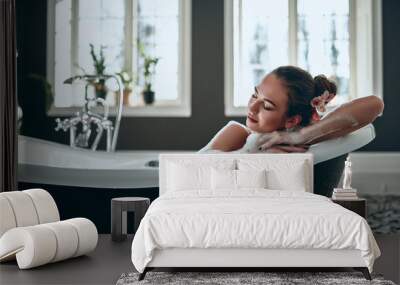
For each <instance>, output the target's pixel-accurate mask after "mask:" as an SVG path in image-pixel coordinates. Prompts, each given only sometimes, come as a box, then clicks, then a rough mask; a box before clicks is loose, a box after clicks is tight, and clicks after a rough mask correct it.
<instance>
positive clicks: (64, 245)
mask: <svg viewBox="0 0 400 285" xmlns="http://www.w3.org/2000/svg"><path fill="white" fill-rule="evenodd" d="M43 226H44V227H47V228H49V229H50V230H51V231H53V233H54V235H55V236H56V239H57V250H56V253H55V255H54V257H53V259H52V260H51V262H57V261H60V260H64V259H67V258H70V257H73V256H74V255H75V253H76V251H77V250H78V242H79V237H78V232H77V231H76V229H75V227H74V226H73V225H71V224H70V223H68V222H66V221H62V222H54V223H48V224H43Z"/></svg>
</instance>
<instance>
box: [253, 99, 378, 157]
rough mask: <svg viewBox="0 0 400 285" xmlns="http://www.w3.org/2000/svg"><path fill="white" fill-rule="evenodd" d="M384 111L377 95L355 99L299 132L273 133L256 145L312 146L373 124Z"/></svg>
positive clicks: (265, 146) (262, 147)
mask: <svg viewBox="0 0 400 285" xmlns="http://www.w3.org/2000/svg"><path fill="white" fill-rule="evenodd" d="M383 108H384V104H383V101H382V100H381V99H380V98H378V97H376V96H368V97H363V98H359V99H355V100H353V101H351V102H349V103H346V104H343V105H341V106H340V107H338V108H337V109H335V110H334V111H332V112H331V113H329V114H327V115H326V116H325V117H324V118H323V119H322V120H320V121H318V122H316V123H314V124H312V125H310V126H307V127H304V128H302V129H301V130H300V131H298V132H273V133H271V134H267V135H265V136H263V137H262V138H260V141H259V144H260V146H261V149H263V150H265V149H268V148H270V147H272V146H274V145H280V144H287V145H312V144H315V143H318V142H321V141H324V140H328V139H333V138H337V137H341V136H343V135H346V134H348V133H351V132H352V131H355V130H357V129H359V128H361V127H363V126H365V125H367V124H369V123H371V122H373V121H374V120H375V119H376V117H377V116H378V115H379V114H381V113H382V112H383Z"/></svg>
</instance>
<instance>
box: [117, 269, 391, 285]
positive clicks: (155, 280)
mask: <svg viewBox="0 0 400 285" xmlns="http://www.w3.org/2000/svg"><path fill="white" fill-rule="evenodd" d="M138 276H139V274H138V273H126V274H122V275H121V277H120V278H119V279H118V281H117V285H133V284H141V285H144V284H159V285H162V284H172V285H177V284H179V285H183V284H213V285H214V284H215V285H217V284H222V285H234V284H241V285H242V284H267V285H269V284H273V285H275V284H282V285H292V284H295V285H297V284H321V285H322V284H324V285H325V284H327V285H336V284H337V285H339V284H340V285H347V284H356V285H357V284H368V285H371V284H374V285H375V284H376V285H378V284H379V285H395V283H393V282H392V281H388V280H384V279H383V277H382V276H380V275H372V278H373V280H372V281H368V280H366V279H365V278H364V276H363V275H362V274H361V273H360V272H148V273H147V274H146V277H145V279H144V280H142V281H138V280H137V279H138Z"/></svg>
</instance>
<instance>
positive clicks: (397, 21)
mask: <svg viewBox="0 0 400 285" xmlns="http://www.w3.org/2000/svg"><path fill="white" fill-rule="evenodd" d="M192 13H193V14H192V116H191V117H190V118H137V117H133V118H129V117H128V118H123V120H122V122H121V129H120V135H119V140H118V145H117V148H118V149H170V150H176V149H186V150H196V149H199V148H200V147H202V146H203V145H204V144H206V143H207V142H208V140H209V139H210V138H211V137H212V135H213V134H215V132H216V131H217V130H218V129H219V128H220V127H221V126H223V125H224V124H225V123H226V122H227V121H229V120H231V119H233V120H238V121H241V122H244V118H227V117H225V116H224V102H223V94H224V93H223V92H224V86H223V85H224V83H223V68H224V65H223V64H224V62H223V57H224V48H223V0H193V1H192ZM399 13H400V1H398V0H385V1H383V50H384V101H385V105H386V106H385V112H384V116H383V117H381V118H378V119H377V120H376V121H375V123H374V125H375V127H376V132H377V138H376V139H375V141H374V142H373V143H371V144H370V145H368V146H367V147H365V148H364V149H363V150H368V151H400V132H399V131H398V130H399V128H398V126H397V124H398V123H399V122H400V115H399V114H400V111H399V110H400V94H399V90H400V80H398V67H399V66H400V54H399V50H400V33H399V32H398V31H399V30H400V17H399V16H398V15H399ZM17 34H18V39H17V45H18V52H19V57H18V98H19V103H20V105H21V107H22V108H23V111H24V121H23V127H22V130H21V132H22V134H24V135H28V136H33V137H39V138H43V139H47V140H52V141H58V142H62V143H67V141H68V138H67V135H66V134H64V133H60V132H58V133H56V132H55V131H54V130H53V129H54V118H49V117H47V116H46V113H45V103H44V102H45V98H44V95H43V92H42V89H41V85H40V83H39V82H37V81H34V80H32V79H30V78H29V77H28V75H29V74H31V73H38V74H45V72H46V0H35V1H29V0H17Z"/></svg>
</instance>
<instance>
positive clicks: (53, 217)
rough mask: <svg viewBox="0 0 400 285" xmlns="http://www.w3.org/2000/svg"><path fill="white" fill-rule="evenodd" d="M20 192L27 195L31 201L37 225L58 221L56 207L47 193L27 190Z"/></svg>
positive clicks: (58, 215)
mask: <svg viewBox="0 0 400 285" xmlns="http://www.w3.org/2000/svg"><path fill="white" fill-rule="evenodd" d="M22 192H23V193H25V194H27V195H29V196H30V198H31V199H32V201H33V203H34V206H35V208H36V213H37V215H38V218H39V224H44V223H51V222H57V221H59V220H60V214H59V213H58V209H57V205H56V203H55V202H54V199H53V197H51V195H50V194H49V192H47V191H46V190H43V189H29V190H24V191H22Z"/></svg>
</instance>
